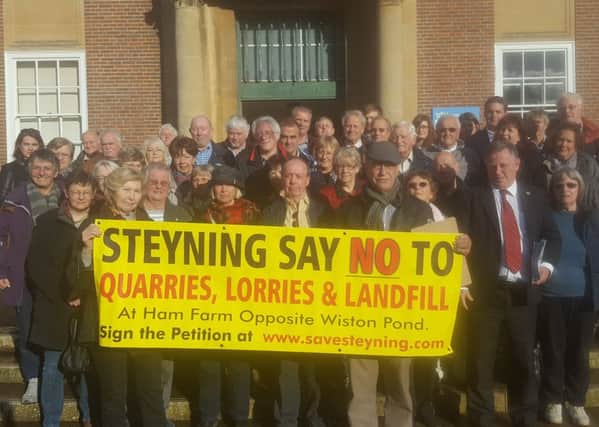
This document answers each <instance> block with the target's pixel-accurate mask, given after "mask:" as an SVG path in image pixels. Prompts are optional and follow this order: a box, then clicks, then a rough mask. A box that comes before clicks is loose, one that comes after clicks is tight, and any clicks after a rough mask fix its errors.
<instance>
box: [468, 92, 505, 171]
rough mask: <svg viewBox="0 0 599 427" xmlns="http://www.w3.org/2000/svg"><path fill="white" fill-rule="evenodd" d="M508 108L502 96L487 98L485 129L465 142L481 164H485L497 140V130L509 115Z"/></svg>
mask: <svg viewBox="0 0 599 427" xmlns="http://www.w3.org/2000/svg"><path fill="white" fill-rule="evenodd" d="M507 107H508V105H507V102H505V100H504V99H503V98H502V97H501V96H492V97H490V98H487V100H486V101H485V107H484V115H485V121H486V127H485V129H481V130H479V131H478V132H476V133H475V134H474V135H472V136H471V137H470V138H468V139H467V140H466V141H465V142H466V144H467V146H468V147H469V148H470V149H471V150H473V151H474V152H475V153H476V154H477V155H478V158H479V163H480V164H483V163H484V159H485V156H486V153H487V150H488V149H489V148H490V147H491V142H492V141H493V138H495V129H497V125H498V124H499V122H500V121H501V119H503V116H505V115H506V114H507Z"/></svg>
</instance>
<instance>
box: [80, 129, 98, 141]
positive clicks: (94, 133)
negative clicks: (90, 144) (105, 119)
mask: <svg viewBox="0 0 599 427" xmlns="http://www.w3.org/2000/svg"><path fill="white" fill-rule="evenodd" d="M85 135H95V136H96V138H98V137H99V136H100V132H98V131H97V130H93V129H88V130H86V131H85V132H83V133H82V134H81V140H82V141H83V137H84V136H85Z"/></svg>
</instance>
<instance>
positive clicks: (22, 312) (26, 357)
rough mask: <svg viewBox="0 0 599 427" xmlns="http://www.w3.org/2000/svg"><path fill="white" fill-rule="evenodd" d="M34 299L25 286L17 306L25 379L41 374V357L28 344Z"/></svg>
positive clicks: (20, 353)
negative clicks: (19, 303)
mask: <svg viewBox="0 0 599 427" xmlns="http://www.w3.org/2000/svg"><path fill="white" fill-rule="evenodd" d="M32 308H33V301H32V299H31V293H30V292H29V290H28V289H27V287H25V288H24V289H23V300H22V301H21V305H19V306H17V307H15V310H16V312H17V333H18V339H17V341H18V342H17V354H18V357H19V366H20V368H21V372H22V373H23V378H25V381H29V380H30V379H32V378H37V377H39V374H40V357H39V355H38V354H37V353H35V352H33V351H32V350H31V347H29V345H28V344H27V341H29V331H30V330H31V311H32Z"/></svg>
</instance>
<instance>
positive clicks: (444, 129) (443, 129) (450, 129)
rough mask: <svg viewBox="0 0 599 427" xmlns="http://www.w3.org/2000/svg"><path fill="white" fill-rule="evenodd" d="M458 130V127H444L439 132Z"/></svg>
mask: <svg viewBox="0 0 599 427" xmlns="http://www.w3.org/2000/svg"><path fill="white" fill-rule="evenodd" d="M457 131H458V129H457V128H442V129H439V133H443V132H451V133H455V132H457Z"/></svg>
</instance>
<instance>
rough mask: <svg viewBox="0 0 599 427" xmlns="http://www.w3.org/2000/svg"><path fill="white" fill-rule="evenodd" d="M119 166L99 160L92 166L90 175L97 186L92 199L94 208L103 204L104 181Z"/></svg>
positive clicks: (108, 161) (109, 161)
mask: <svg viewBox="0 0 599 427" xmlns="http://www.w3.org/2000/svg"><path fill="white" fill-rule="evenodd" d="M118 168H119V165H118V163H116V162H113V161H112V160H100V161H99V162H98V163H96V164H95V165H94V168H93V169H92V173H91V175H92V176H93V177H94V178H95V180H96V182H97V184H98V190H99V191H96V197H95V198H94V207H96V206H100V205H102V204H103V203H104V200H105V197H104V179H106V177H107V176H108V175H110V174H111V173H112V172H113V171H114V170H115V169H118Z"/></svg>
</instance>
